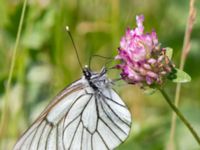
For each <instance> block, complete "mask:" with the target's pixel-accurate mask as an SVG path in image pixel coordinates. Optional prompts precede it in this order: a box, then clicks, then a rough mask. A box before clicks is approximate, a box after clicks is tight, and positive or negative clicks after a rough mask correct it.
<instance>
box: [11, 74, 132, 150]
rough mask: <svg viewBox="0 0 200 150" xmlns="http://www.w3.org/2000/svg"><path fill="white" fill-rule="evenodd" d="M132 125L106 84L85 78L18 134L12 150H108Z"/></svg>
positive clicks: (122, 139) (60, 95) (67, 89)
mask: <svg viewBox="0 0 200 150" xmlns="http://www.w3.org/2000/svg"><path fill="white" fill-rule="evenodd" d="M130 127H131V114H130V112H129V111H128V109H127V107H126V106H125V104H124V102H123V101H122V100H121V98H120V97H119V96H118V95H117V93H116V92H115V91H114V90H112V89H111V88H110V87H109V86H108V87H106V86H105V87H103V88H101V90H96V91H95V90H94V89H93V88H92V86H90V84H89V83H88V80H86V79H85V78H84V77H83V78H82V79H80V80H78V81H76V82H74V83H73V84H71V85H70V86H69V87H68V88H66V89H64V91H62V92H61V93H60V94H58V96H57V97H56V98H55V99H54V100H53V101H52V102H51V103H50V104H49V105H48V106H47V108H46V109H45V110H44V111H43V112H42V114H41V115H40V116H39V117H38V119H37V120H36V121H35V122H34V123H33V125H32V126H31V127H30V128H29V129H28V130H27V131H26V132H25V133H24V134H23V135H22V136H21V138H20V139H19V141H18V142H17V143H16V145H15V147H14V150H30V149H31V150H98V149H99V150H104V149H105V150H111V149H114V148H115V147H117V146H118V145H119V144H121V143H122V142H123V141H124V140H125V139H126V138H127V137H128V134H129V131H130Z"/></svg>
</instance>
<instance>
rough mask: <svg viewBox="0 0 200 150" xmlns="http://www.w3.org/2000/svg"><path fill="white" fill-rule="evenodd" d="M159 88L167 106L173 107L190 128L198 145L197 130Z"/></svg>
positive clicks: (199, 138)
mask: <svg viewBox="0 0 200 150" xmlns="http://www.w3.org/2000/svg"><path fill="white" fill-rule="evenodd" d="M159 90H160V92H161V93H162V95H163V97H164V98H165V100H166V101H167V103H168V104H169V106H170V107H171V108H172V109H173V111H174V112H175V113H176V115H177V116H178V117H179V119H181V121H182V122H183V123H184V124H185V125H186V127H187V128H188V129H189V130H190V132H191V133H192V135H193V136H194V138H195V139H196V141H197V142H198V144H199V145H200V137H199V136H198V134H197V132H196V131H195V130H194V129H193V127H192V126H191V124H190V123H189V122H188V121H187V119H186V118H185V117H184V116H183V114H182V113H181V112H180V111H179V110H178V108H177V107H176V106H175V105H174V104H173V103H172V101H171V100H170V98H169V96H168V95H167V94H166V93H165V91H164V90H163V89H159Z"/></svg>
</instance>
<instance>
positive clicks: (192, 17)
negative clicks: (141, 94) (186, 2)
mask: <svg viewBox="0 0 200 150" xmlns="http://www.w3.org/2000/svg"><path fill="white" fill-rule="evenodd" d="M194 3H195V0H190V7H189V16H188V20H187V25H186V30H185V36H184V42H183V49H182V53H181V59H180V66H179V69H180V70H183V68H184V64H185V60H186V58H187V55H188V53H189V51H190V37H191V33H192V28H193V25H194V22H195V18H196V9H195V7H194ZM180 93H181V83H177V86H176V94H175V106H176V107H178V104H179V99H180ZM175 129H176V114H175V113H173V114H172V121H171V129H170V137H169V144H168V149H169V150H173V149H174V135H175Z"/></svg>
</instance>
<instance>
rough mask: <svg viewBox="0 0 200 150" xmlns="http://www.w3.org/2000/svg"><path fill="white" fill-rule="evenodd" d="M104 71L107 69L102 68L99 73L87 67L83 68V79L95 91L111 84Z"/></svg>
mask: <svg viewBox="0 0 200 150" xmlns="http://www.w3.org/2000/svg"><path fill="white" fill-rule="evenodd" d="M106 72H107V70H106V69H105V68H102V70H101V71H100V73H97V72H93V71H91V70H90V69H89V68H87V67H85V68H84V69H83V74H84V77H85V79H86V80H87V81H88V84H89V85H90V86H91V87H92V88H93V90H94V91H96V92H97V91H99V90H101V89H103V88H107V87H109V86H110V85H111V81H110V80H109V79H108V78H107V76H106Z"/></svg>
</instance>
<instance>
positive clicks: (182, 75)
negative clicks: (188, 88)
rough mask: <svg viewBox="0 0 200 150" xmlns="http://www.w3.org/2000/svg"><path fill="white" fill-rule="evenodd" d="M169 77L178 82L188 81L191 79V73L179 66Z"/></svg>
mask: <svg viewBox="0 0 200 150" xmlns="http://www.w3.org/2000/svg"><path fill="white" fill-rule="evenodd" d="M168 79H170V80H171V81H172V82H176V83H186V82H190V81H191V77H190V75H188V74H187V73H186V72H184V71H182V70H180V69H178V68H174V69H173V71H172V72H171V73H170V74H169V75H168Z"/></svg>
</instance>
